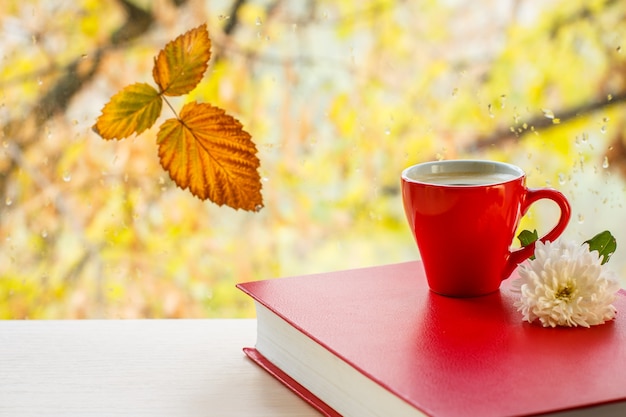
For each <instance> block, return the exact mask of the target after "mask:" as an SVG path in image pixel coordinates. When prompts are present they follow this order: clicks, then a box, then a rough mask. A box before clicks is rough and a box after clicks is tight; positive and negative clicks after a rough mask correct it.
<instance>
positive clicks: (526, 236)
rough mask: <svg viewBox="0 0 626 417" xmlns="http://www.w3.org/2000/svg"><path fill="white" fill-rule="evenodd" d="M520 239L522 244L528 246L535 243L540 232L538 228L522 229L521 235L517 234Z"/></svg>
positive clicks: (532, 257)
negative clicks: (531, 229)
mask: <svg viewBox="0 0 626 417" xmlns="http://www.w3.org/2000/svg"><path fill="white" fill-rule="evenodd" d="M517 238H518V239H519V242H520V245H522V246H524V247H526V246H528V245H531V244H533V243H534V242H536V241H537V240H538V239H539V233H537V229H535V230H533V231H532V232H531V231H530V230H522V231H521V232H520V234H519V235H517ZM530 259H531V260H532V259H535V255H532V256H530Z"/></svg>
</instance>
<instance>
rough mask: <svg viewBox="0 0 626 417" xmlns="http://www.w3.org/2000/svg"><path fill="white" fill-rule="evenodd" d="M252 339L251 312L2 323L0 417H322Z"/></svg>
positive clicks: (254, 325) (0, 336)
mask: <svg viewBox="0 0 626 417" xmlns="http://www.w3.org/2000/svg"><path fill="white" fill-rule="evenodd" d="M255 340H256V321H255V320H238V319H225V320H222V319H220V320H127V321H121V320H110V321H107V320H95V321H93V320H91V321H73V320H68V321H4V322H0V416H2V417H5V416H6V417H9V416H10V417H25V416H33V417H34V416H37V417H39V416H64V417H71V416H81V417H82V416H87V417H89V416H106V417H111V416H133V417H138V416H150V417H158V416H168V417H170V416H175V417H187V416H189V417H191V416H219V417H228V416H237V417H240V416H251V417H255V416H267V417H270V416H271V417H280V416H290V417H293V416H301V417H310V416H319V414H318V413H317V412H316V411H315V410H314V409H313V408H312V407H310V406H309V405H308V404H306V403H305V402H304V401H302V400H300V399H299V398H298V397H297V396H296V395H294V394H292V393H291V392H290V391H288V390H287V389H286V388H285V387H283V386H282V385H281V384H280V383H279V382H277V381H276V380H274V379H273V378H272V377H271V376H269V375H268V374H266V373H265V371H263V370H261V369H260V368H258V367H257V366H256V365H255V364H253V363H252V362H251V361H250V360H248V359H247V357H246V356H245V355H244V354H243V352H242V350H241V348H242V347H244V346H253V345H254V343H255Z"/></svg>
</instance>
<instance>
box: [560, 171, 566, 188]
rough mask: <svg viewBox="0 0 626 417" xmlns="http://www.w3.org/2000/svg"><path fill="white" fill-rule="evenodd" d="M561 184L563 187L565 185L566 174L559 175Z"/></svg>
mask: <svg viewBox="0 0 626 417" xmlns="http://www.w3.org/2000/svg"><path fill="white" fill-rule="evenodd" d="M559 184H561V185H563V184H565V174H563V173H560V174H559Z"/></svg>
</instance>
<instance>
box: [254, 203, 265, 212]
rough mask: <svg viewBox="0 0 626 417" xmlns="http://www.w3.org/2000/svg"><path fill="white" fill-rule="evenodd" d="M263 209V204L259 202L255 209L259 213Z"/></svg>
mask: <svg viewBox="0 0 626 417" xmlns="http://www.w3.org/2000/svg"><path fill="white" fill-rule="evenodd" d="M261 210H263V204H257V205H256V206H255V207H254V211H256V212H257V213H258V212H259V211H261Z"/></svg>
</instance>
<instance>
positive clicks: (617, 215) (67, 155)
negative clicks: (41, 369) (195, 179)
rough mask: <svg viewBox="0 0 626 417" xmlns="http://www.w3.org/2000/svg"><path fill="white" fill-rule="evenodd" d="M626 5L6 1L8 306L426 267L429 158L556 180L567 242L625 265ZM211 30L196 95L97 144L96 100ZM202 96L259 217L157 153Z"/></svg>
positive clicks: (180, 299) (198, 304) (2, 99)
mask: <svg viewBox="0 0 626 417" xmlns="http://www.w3.org/2000/svg"><path fill="white" fill-rule="evenodd" d="M625 17H626V3H625V2H620V1H605V2H593V3H589V2H586V1H582V0H576V1H572V0H567V1H556V0H551V1H540V0H525V1H515V0H510V1H508V0H507V1H496V0H481V1H480V2H471V4H470V3H469V2H462V1H455V0H445V1H443V0H442V1H430V0H419V1H411V2H399V1H387V0H381V1H366V2H351V1H340V2H337V1H331V0H308V1H305V2H288V1H261V0H249V1H227V0H223V1H213V0H211V1H209V0H206V1H202V0H186V1H185V0H177V1H175V0H163V1H158V2H151V1H143V0H142V1H139V0H136V1H131V0H117V1H114V0H110V1H95V0H77V1H74V0H72V1H70V0H67V1H54V2H50V1H43V0H19V1H17V0H16V1H13V0H5V1H2V2H0V30H1V31H2V39H3V41H2V42H1V43H0V86H1V87H0V126H1V129H0V143H1V147H0V173H1V175H0V198H1V200H0V318H17V319H21V318H95V317H105V318H132V317H241V316H251V315H252V314H253V306H252V305H251V303H250V301H249V300H248V299H247V297H242V296H241V294H240V293H239V292H238V291H237V290H236V289H235V288H234V285H235V284H236V283H237V282H243V281H249V280H257V279H265V278H272V277H280V276H289V275H299V274H305V273H313V272H323V271H330V270H337V269H346V268H354V267H363V266H370V265H377V264H383V263H391V262H401V261H406V260H412V259H417V258H418V257H419V254H418V251H417V248H416V246H415V244H414V242H413V238H412V236H411V234H410V232H409V229H408V226H407V224H406V220H405V216H404V212H403V209H402V203H401V196H400V194H399V175H400V172H401V170H402V169H403V168H405V167H406V166H409V165H412V164H415V163H418V162H423V161H428V160H436V159H453V158H481V159H496V160H501V161H507V162H510V163H513V164H516V165H519V166H520V167H522V168H523V169H524V170H525V171H526V172H527V174H528V185H529V186H532V187H542V186H546V185H550V186H552V187H554V188H557V189H559V190H561V191H562V192H563V193H565V194H566V195H567V196H568V198H569V199H570V201H571V203H572V208H573V216H572V221H571V223H570V225H569V227H568V229H567V231H566V234H565V235H566V237H568V238H571V239H576V240H579V241H581V242H582V241H584V240H586V239H588V238H590V237H592V236H593V235H595V234H596V233H598V232H601V231H603V230H607V229H608V230H610V231H611V232H612V233H613V234H614V235H615V237H616V238H617V242H618V249H617V252H616V253H615V255H614V256H613V258H612V260H611V267H612V268H613V269H615V270H616V271H617V272H618V273H619V275H620V276H621V277H625V276H626V243H623V244H622V242H626V228H625V227H624V226H623V225H624V224H626V209H625V204H626V201H625V200H626V184H625V182H624V178H625V175H626V139H625V137H626V127H625V119H624V105H623V103H624V100H625V99H626V79H625V77H626V71H624V68H626V51H623V50H622V48H623V47H625V46H626V45H625V44H624V43H625V39H626V23H625V22H626V18H625ZM203 23H206V24H207V28H208V31H209V34H210V37H211V41H212V57H211V62H210V65H209V68H208V70H207V71H206V73H205V77H204V78H203V80H202V81H201V83H200V84H199V85H198V87H197V88H196V89H195V90H194V91H193V92H192V93H190V94H189V95H188V96H185V97H182V98H172V99H171V100H169V101H170V103H171V105H172V109H170V108H169V107H167V106H164V109H163V113H162V116H161V118H160V119H159V121H158V122H157V124H155V126H154V127H152V128H151V129H148V130H147V131H145V132H143V133H142V134H140V135H138V136H135V135H133V136H131V137H129V138H127V139H123V140H110V141H105V140H103V139H102V138H100V136H98V135H97V134H96V133H95V132H94V131H93V130H92V126H93V125H94V123H95V121H96V119H97V117H98V116H99V114H100V112H101V110H102V108H103V106H104V104H105V103H107V102H108V101H109V99H110V98H111V97H112V96H113V95H114V94H115V93H116V92H118V91H120V90H121V89H123V88H124V87H126V86H128V85H130V84H133V83H137V82H143V83H148V84H151V85H154V80H153V77H152V67H153V64H154V57H155V56H156V55H157V54H158V52H159V50H160V49H161V48H163V46H164V45H165V44H166V43H167V42H169V41H171V40H173V39H174V38H176V37H177V36H179V35H180V34H182V33H185V32H186V31H188V30H190V29H192V28H194V27H197V26H199V25H201V24H203ZM192 100H195V101H199V102H206V103H211V104H213V105H215V106H218V107H220V108H222V109H224V110H225V111H226V112H227V113H228V114H231V115H233V116H234V117H236V118H237V119H238V120H239V121H241V123H242V124H243V126H244V129H245V130H246V131H247V132H248V133H250V134H251V135H252V139H253V141H254V142H255V144H256V146H257V148H258V157H259V159H260V162H261V165H260V168H259V173H260V176H261V182H262V185H263V189H262V193H263V199H264V207H263V209H262V210H260V211H258V212H254V211H252V212H248V211H242V210H233V209H231V208H229V207H225V206H222V207H219V206H217V205H215V204H213V203H211V202H210V201H201V200H200V199H198V198H196V197H194V196H192V195H191V193H189V191H188V190H182V189H180V188H179V187H177V186H176V184H175V183H174V182H173V181H172V180H171V179H170V177H169V175H168V173H167V172H166V171H165V170H164V169H163V168H162V167H161V165H160V163H159V157H158V152H157V145H156V135H157V132H158V125H159V124H160V123H162V122H163V121H164V120H165V119H167V118H171V117H174V116H175V113H174V112H173V111H175V112H178V111H180V109H181V108H182V106H183V105H184V104H185V103H186V102H189V101H192ZM557 212H558V211H557V209H556V208H555V207H553V206H552V205H551V203H549V202H546V203H543V202H542V203H540V204H538V205H537V206H536V207H535V208H533V209H532V210H531V212H530V213H529V214H528V216H526V217H525V218H524V220H523V223H522V226H521V228H526V229H534V228H536V229H538V231H539V232H540V234H541V232H542V231H546V230H547V229H549V228H550V227H551V226H552V224H553V223H554V222H555V221H556V216H557ZM450 250H451V251H454V248H453V247H451V248H450ZM622 285H626V281H623V282H622Z"/></svg>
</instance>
